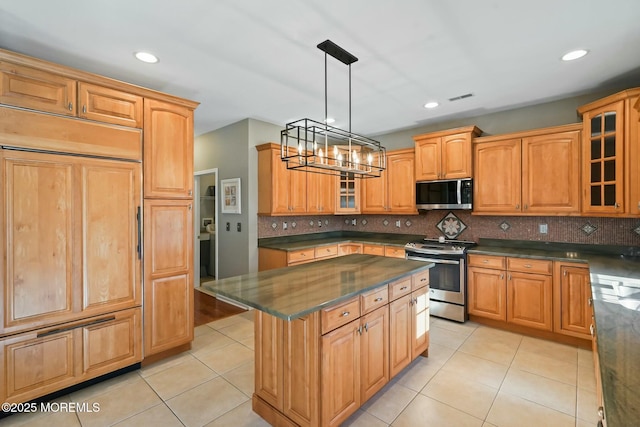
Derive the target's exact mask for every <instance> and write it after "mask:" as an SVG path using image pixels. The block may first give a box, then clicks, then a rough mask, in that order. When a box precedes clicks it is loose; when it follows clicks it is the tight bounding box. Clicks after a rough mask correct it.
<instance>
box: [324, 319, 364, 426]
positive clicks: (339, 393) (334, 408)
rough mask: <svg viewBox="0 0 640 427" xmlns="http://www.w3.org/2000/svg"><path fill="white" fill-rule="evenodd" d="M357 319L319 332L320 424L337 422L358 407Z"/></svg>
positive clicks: (327, 424)
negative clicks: (331, 329) (320, 374)
mask: <svg viewBox="0 0 640 427" xmlns="http://www.w3.org/2000/svg"><path fill="white" fill-rule="evenodd" d="M360 333H361V326H360V322H359V321H358V320H355V321H353V322H350V323H347V324H346V325H344V326H342V327H340V328H338V329H335V330H334V331H332V332H330V333H328V334H326V335H323V336H322V369H321V371H322V376H321V384H322V385H321V396H320V398H321V401H322V425H323V426H338V425H340V424H341V423H342V422H343V421H344V420H346V419H347V418H348V417H349V415H351V414H353V413H354V412H355V411H356V410H357V409H358V408H359V407H360V402H361V398H360V387H361V386H360Z"/></svg>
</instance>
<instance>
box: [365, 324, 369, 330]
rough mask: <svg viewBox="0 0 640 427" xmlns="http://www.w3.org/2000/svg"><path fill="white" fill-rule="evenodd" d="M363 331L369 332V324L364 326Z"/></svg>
mask: <svg viewBox="0 0 640 427" xmlns="http://www.w3.org/2000/svg"><path fill="white" fill-rule="evenodd" d="M364 331H365V332H369V323H365V324H364Z"/></svg>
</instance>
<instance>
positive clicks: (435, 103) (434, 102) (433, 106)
mask: <svg viewBox="0 0 640 427" xmlns="http://www.w3.org/2000/svg"><path fill="white" fill-rule="evenodd" d="M438 105H440V104H438V103H437V102H436V101H431V102H427V103H426V104H424V108H436V107H437V106H438Z"/></svg>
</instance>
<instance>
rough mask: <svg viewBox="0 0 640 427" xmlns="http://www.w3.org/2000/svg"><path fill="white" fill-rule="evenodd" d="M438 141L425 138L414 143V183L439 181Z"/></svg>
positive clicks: (437, 139)
mask: <svg viewBox="0 0 640 427" xmlns="http://www.w3.org/2000/svg"><path fill="white" fill-rule="evenodd" d="M440 139H441V138H439V137H438V138H425V139H421V140H417V141H416V147H415V151H416V154H415V159H416V166H415V172H416V174H415V180H416V181H433V180H437V179H440V176H441V171H440V164H441V160H440Z"/></svg>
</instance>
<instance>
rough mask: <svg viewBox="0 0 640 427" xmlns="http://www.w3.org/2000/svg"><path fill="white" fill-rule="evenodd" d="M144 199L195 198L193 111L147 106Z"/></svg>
mask: <svg viewBox="0 0 640 427" xmlns="http://www.w3.org/2000/svg"><path fill="white" fill-rule="evenodd" d="M143 153H144V154H143V159H144V197H145V198H147V197H154V198H162V197H167V198H185V199H190V198H191V197H192V196H193V110H191V109H190V108H186V107H182V106H179V105H174V104H170V103H167V102H161V101H156V100H154V99H146V100H145V102H144V148H143Z"/></svg>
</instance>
